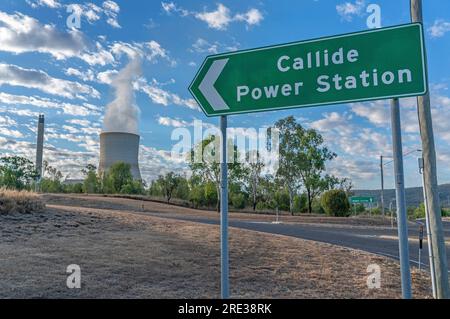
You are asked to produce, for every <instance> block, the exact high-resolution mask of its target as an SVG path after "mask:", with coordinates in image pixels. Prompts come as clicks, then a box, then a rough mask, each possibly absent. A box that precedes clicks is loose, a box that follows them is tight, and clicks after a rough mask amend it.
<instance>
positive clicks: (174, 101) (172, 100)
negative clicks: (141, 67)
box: [134, 78, 200, 111]
mask: <svg viewBox="0 0 450 319" xmlns="http://www.w3.org/2000/svg"><path fill="white" fill-rule="evenodd" d="M134 87H135V89H136V90H138V91H141V92H143V93H145V94H147V96H148V97H149V98H150V99H151V100H152V102H153V103H155V104H160V105H164V106H169V105H178V106H185V107H187V108H190V109H192V110H196V111H200V109H199V107H198V104H197V102H196V101H195V100H194V99H183V98H181V97H180V96H179V95H177V94H175V93H171V92H169V91H167V90H164V89H163V88H161V87H160V84H158V83H157V82H155V81H153V82H152V83H148V82H147V81H146V80H145V79H143V78H141V79H140V80H139V81H137V82H136V83H135V84H134Z"/></svg>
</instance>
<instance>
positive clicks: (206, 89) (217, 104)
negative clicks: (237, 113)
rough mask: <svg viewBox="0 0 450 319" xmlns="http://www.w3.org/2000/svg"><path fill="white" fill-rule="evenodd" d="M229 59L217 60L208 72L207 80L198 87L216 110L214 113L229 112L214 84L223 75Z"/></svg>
mask: <svg viewBox="0 0 450 319" xmlns="http://www.w3.org/2000/svg"><path fill="white" fill-rule="evenodd" d="M228 60H229V59H222V60H216V61H214V62H213V64H211V67H210V68H209V70H208V72H206V75H205V78H204V79H203V81H202V83H200V85H199V86H198V88H199V90H200V92H202V94H203V96H204V97H205V99H206V100H207V101H208V103H209V104H210V105H211V107H212V108H213V109H214V111H222V110H229V109H230V108H229V107H228V105H227V103H225V101H224V100H223V98H222V97H221V96H220V94H219V92H217V90H216V88H215V87H214V84H215V83H216V81H217V79H218V78H219V76H220V74H221V73H222V71H223V69H224V68H225V65H226V64H227V63H228Z"/></svg>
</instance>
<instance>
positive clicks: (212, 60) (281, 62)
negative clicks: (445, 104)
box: [189, 23, 427, 116]
mask: <svg viewBox="0 0 450 319" xmlns="http://www.w3.org/2000/svg"><path fill="white" fill-rule="evenodd" d="M189 90H190V92H191V93H192V95H193V96H194V98H195V99H196V101H197V102H198V104H199V105H200V107H201V108H202V109H203V111H204V112H205V114H206V115H207V116H219V115H230V114H239V113H252V112H260V111H270V110H277V109H287V108H295V107H309V106H319V105H325V104H336V103H349V102H357V101H368V100H376V99H377V100H378V99H388V98H394V97H397V98H399V97H407V96H417V95H423V94H425V93H426V92H427V83H426V67H425V52H424V40H423V28H422V24H420V23H413V24H406V25H400V26H394V27H388V28H382V29H374V30H368V31H363V32H357V33H351V34H346V35H339V36H333V37H327V38H321V39H315V40H309V41H302V42H296V43H289V44H283V45H277V46H271V47H265V48H259V49H253V50H246V51H237V52H231V53H225V54H218V55H212V56H209V57H207V58H206V59H205V61H204V62H203V64H202V66H201V68H200V70H199V71H198V73H197V75H196V77H195V79H194V81H193V82H192V84H191V85H190V87H189Z"/></svg>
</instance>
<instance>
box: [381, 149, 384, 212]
mask: <svg viewBox="0 0 450 319" xmlns="http://www.w3.org/2000/svg"><path fill="white" fill-rule="evenodd" d="M380 170H381V215H382V216H383V217H384V167H383V155H381V156H380Z"/></svg>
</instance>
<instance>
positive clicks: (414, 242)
mask: <svg viewBox="0 0 450 319" xmlns="http://www.w3.org/2000/svg"><path fill="white" fill-rule="evenodd" d="M147 214H148V213H147ZM150 214H151V215H154V216H158V217H163V218H169V219H177V220H184V221H192V222H197V223H202V224H210V225H219V224H220V221H219V217H218V215H217V216H215V217H211V218H207V217H195V216H182V215H178V214H173V215H168V214H159V213H150ZM229 225H230V226H231V227H236V228H241V229H247V230H253V231H259V232H264V233H270V234H278V235H284V236H291V237H296V238H302V239H308V240H314V241H318V242H324V243H329V244H333V245H339V246H344V247H349V248H353V249H359V250H363V251H367V252H370V253H374V254H378V255H383V256H386V257H390V258H394V259H399V251H398V239H397V229H391V228H389V227H361V226H345V225H344V226H343V225H332V224H327V225H322V224H320V225H319V224H294V223H280V224H275V223H271V222H256V221H245V220H233V218H232V216H230V221H229ZM444 231H445V238H446V239H447V243H449V240H450V222H444ZM418 236H419V225H415V224H414V225H412V224H410V225H409V237H410V241H409V254H410V262H411V265H414V266H418V265H419V240H418ZM299 249H301V247H299ZM421 255H422V256H421V261H420V262H421V264H422V267H424V268H428V264H429V260H428V246H427V242H426V241H424V242H423V249H422V252H421ZM447 258H448V263H449V265H450V245H449V244H447Z"/></svg>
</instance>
